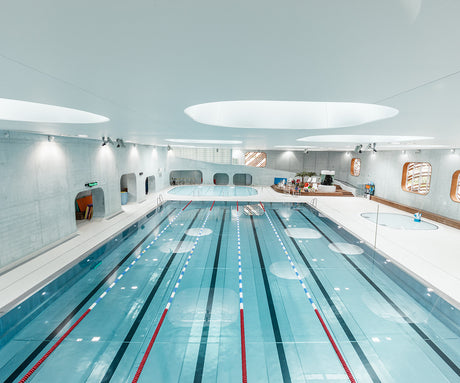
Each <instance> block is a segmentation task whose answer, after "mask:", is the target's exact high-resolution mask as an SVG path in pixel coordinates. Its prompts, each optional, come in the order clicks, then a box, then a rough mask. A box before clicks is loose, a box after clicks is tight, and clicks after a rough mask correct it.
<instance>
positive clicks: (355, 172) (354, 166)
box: [350, 158, 361, 177]
mask: <svg viewBox="0 0 460 383" xmlns="http://www.w3.org/2000/svg"><path fill="white" fill-rule="evenodd" d="M350 173H351V175H352V176H355V177H358V176H359V173H361V160H360V159H359V158H352V159H351V167H350Z"/></svg>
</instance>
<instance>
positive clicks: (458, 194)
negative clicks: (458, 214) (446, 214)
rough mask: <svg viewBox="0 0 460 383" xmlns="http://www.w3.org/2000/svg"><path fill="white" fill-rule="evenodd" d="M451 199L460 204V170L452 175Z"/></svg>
mask: <svg viewBox="0 0 460 383" xmlns="http://www.w3.org/2000/svg"><path fill="white" fill-rule="evenodd" d="M450 198H451V199H452V201H455V202H460V170H457V171H456V172H455V173H454V174H453V175H452V185H451V187H450Z"/></svg>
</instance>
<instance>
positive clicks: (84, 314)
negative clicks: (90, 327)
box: [19, 309, 91, 383]
mask: <svg viewBox="0 0 460 383" xmlns="http://www.w3.org/2000/svg"><path fill="white" fill-rule="evenodd" d="M90 311H91V309H88V310H86V311H85V312H84V313H83V315H82V316H81V317H80V318H78V320H77V321H76V322H75V323H74V324H73V325H72V327H70V328H69V329H68V330H67V331H66V332H65V334H64V335H63V336H61V337H60V338H59V340H58V341H57V342H56V343H55V344H54V346H53V347H51V348H50V349H49V350H48V352H47V353H46V354H45V355H43V356H42V358H41V359H40V360H39V361H38V362H37V363H35V365H34V366H33V367H32V368H31V369H30V370H29V372H28V373H27V374H25V375H24V377H23V378H22V379H21V380H20V381H19V383H24V382H25V381H26V380H27V379H29V378H30V377H31V375H32V374H33V373H34V372H35V371H36V370H37V368H38V367H40V365H41V364H42V363H43V362H44V361H45V360H46V359H47V358H48V357H49V356H50V355H51V353H52V352H53V351H54V350H56V348H57V347H58V346H59V345H60V344H61V343H62V341H63V340H64V339H65V338H66V337H67V336H68V335H69V334H70V333H71V332H72V331H73V329H74V328H75V327H77V325H78V324H79V323H80V322H81V321H82V320H83V318H84V317H85V316H87V315H88V314H89V312H90Z"/></svg>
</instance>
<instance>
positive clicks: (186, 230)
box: [0, 202, 460, 382]
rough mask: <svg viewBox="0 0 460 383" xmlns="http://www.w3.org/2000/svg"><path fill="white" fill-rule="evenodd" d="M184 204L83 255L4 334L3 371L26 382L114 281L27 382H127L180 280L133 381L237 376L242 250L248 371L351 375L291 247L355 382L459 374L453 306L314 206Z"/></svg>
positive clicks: (295, 376)
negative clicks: (58, 285)
mask: <svg viewBox="0 0 460 383" xmlns="http://www.w3.org/2000/svg"><path fill="white" fill-rule="evenodd" d="M185 205H186V204H185V203H184V202H170V203H167V204H166V205H165V208H164V209H163V210H162V211H161V212H159V213H157V214H155V215H153V216H152V217H151V219H150V220H148V221H146V222H145V223H143V224H142V225H139V227H138V228H137V230H136V231H135V232H134V233H133V234H132V235H130V236H129V237H127V238H126V239H125V240H124V241H122V242H121V243H120V245H119V246H118V247H117V248H115V249H114V250H112V251H111V252H109V253H108V254H107V255H106V256H105V257H104V258H102V262H101V263H99V260H97V261H95V260H93V259H91V257H88V263H90V264H91V263H92V266H90V267H88V268H87V269H86V270H85V272H84V273H83V274H82V275H81V277H80V278H74V279H73V280H72V281H69V285H68V286H66V288H62V289H61V290H59V291H58V293H57V294H55V297H54V298H53V299H51V300H50V301H48V302H47V303H46V305H45V306H46V307H43V308H42V309H40V310H38V312H37V313H35V314H34V315H32V314H31V315H30V317H31V319H30V320H28V318H24V321H27V323H25V324H24V325H23V326H21V328H20V329H19V330H18V331H17V333H16V334H15V335H14V336H13V337H12V339H11V340H9V341H8V342H6V343H5V344H3V345H2V347H1V349H0V380H1V381H18V380H19V379H20V378H21V377H22V376H24V374H26V373H27V371H29V369H30V368H31V367H32V366H33V365H34V364H35V363H36V362H37V361H38V360H39V359H40V358H41V357H42V356H43V355H44V354H45V353H46V352H47V351H48V350H49V349H50V348H51V347H52V346H53V345H54V344H55V343H56V341H57V340H58V339H59V337H60V336H62V334H64V332H65V331H66V330H67V329H68V328H69V327H70V326H71V325H72V324H73V323H74V322H75V321H76V320H77V319H78V318H79V317H81V315H82V314H83V313H85V311H86V310H87V309H88V307H90V306H91V304H92V303H93V302H95V301H97V300H98V297H100V296H101V295H103V293H104V291H107V289H108V288H111V289H110V290H109V291H108V292H107V293H106V295H104V296H103V299H101V300H100V301H99V302H98V303H97V305H96V306H94V308H93V309H92V310H91V311H90V312H89V313H88V314H87V315H86V316H85V317H84V319H83V320H82V321H81V322H80V323H79V324H78V326H76V327H75V329H74V330H73V331H72V332H71V333H70V334H69V335H68V336H67V338H65V340H64V341H63V342H62V343H61V344H60V345H59V347H57V348H56V349H55V351H54V352H53V353H52V354H51V355H50V356H49V357H48V359H46V360H45V361H44V362H43V364H42V365H41V366H40V367H39V368H38V369H37V370H36V371H35V372H34V373H33V374H32V375H31V377H30V379H29V380H28V381H32V382H64V381H65V382H108V381H111V382H130V381H132V379H133V377H134V375H135V373H136V370H137V369H138V367H139V365H140V363H141V360H142V358H143V356H144V353H145V352H146V349H147V346H148V343H149V341H150V339H151V338H152V335H153V334H154V333H155V330H156V328H157V326H158V324H159V322H160V321H161V318H162V315H163V314H164V310H165V307H166V305H167V302H168V301H170V296H171V293H172V292H173V290H174V289H175V287H176V286H177V284H176V282H177V281H180V284H179V287H178V288H177V289H176V292H175V294H174V297H173V298H174V299H173V300H172V301H171V305H170V307H169V310H168V311H167V315H166V316H165V317H164V318H163V322H162V326H161V327H160V329H159V331H158V335H157V338H156V340H155V343H154V344H153V347H152V349H151V352H150V354H149V356H148V358H147V360H146V363H145V366H144V368H143V370H142V373H141V375H140V378H139V381H140V382H152V381H156V382H190V381H196V382H200V381H203V382H238V381H241V380H242V358H241V331H240V323H241V322H240V299H239V294H240V286H239V269H238V251H240V254H241V275H242V292H243V293H244V326H245V342H246V361H247V376H248V382H325V381H329V382H347V381H349V379H348V378H347V375H346V373H345V370H344V368H343V367H342V365H341V363H340V361H339V359H338V358H337V355H336V353H335V351H334V349H333V347H332V346H331V343H330V341H329V339H328V337H327V335H326V333H325V332H324V330H323V327H322V325H321V323H320V321H319V320H318V317H317V315H316V313H315V311H314V310H313V308H312V305H311V304H310V302H309V301H308V299H307V297H306V295H305V292H304V288H303V287H302V285H301V284H300V283H299V281H298V277H297V275H296V274H295V273H294V271H293V269H292V266H291V264H290V262H289V258H287V257H288V256H289V257H290V259H291V260H292V262H293V264H294V265H295V267H296V270H297V272H298V274H299V277H300V278H301V279H302V281H303V282H304V284H305V287H306V289H307V290H308V291H309V293H310V294H311V297H312V300H313V301H314V303H315V304H316V306H317V307H318V312H319V313H320V314H321V316H322V318H324V322H325V325H326V326H327V327H328V329H329V330H330V333H331V336H332V338H333V339H334V341H335V342H336V343H337V346H338V349H339V350H340V352H341V353H342V355H343V357H344V359H345V362H346V363H347V365H348V366H349V367H350V370H351V373H352V374H353V376H354V378H355V379H356V381H358V382H455V381H459V379H460V370H459V364H460V351H459V350H460V329H459V323H458V321H455V319H454V320H452V319H449V318H455V314H458V311H457V310H455V309H454V308H453V307H449V309H450V310H452V312H455V313H454V314H452V315H445V314H443V313H442V312H441V311H440V310H438V308H440V307H441V306H443V305H444V306H445V302H444V301H442V300H441V299H440V298H439V297H437V296H436V294H434V293H431V294H429V293H428V294H427V295H429V296H427V295H426V294H425V296H424V298H423V299H415V298H414V296H413V295H415V294H411V293H412V292H413V290H416V288H417V287H416V285H411V284H410V283H407V282H405V280H404V279H403V278H400V277H398V278H395V277H393V278H391V274H392V273H393V271H392V270H393V269H392V268H394V265H392V264H391V263H390V264H388V263H387V261H386V260H385V258H382V257H380V256H379V255H376V254H375V253H374V252H373V250H372V249H371V248H369V247H367V246H366V245H365V244H363V243H360V242H359V241H358V240H357V239H356V238H354V237H353V236H351V235H350V234H349V233H348V232H346V231H344V230H343V229H339V228H337V226H336V225H334V224H333V222H331V221H328V220H327V219H325V218H320V217H318V214H316V213H315V212H314V211H312V210H311V208H310V207H308V206H306V205H297V204H276V203H273V204H265V206H264V208H265V210H266V214H264V215H261V216H248V215H245V214H244V213H243V207H244V204H241V203H240V204H239V209H238V211H237V207H236V203H235V202H216V203H215V204H214V205H212V202H192V203H191V204H190V205H188V206H187V208H185V210H182V209H183V208H184V206H185ZM211 206H212V210H210V208H211ZM238 226H239V229H240V230H239V234H240V235H239V236H238V230H237V229H238ZM200 234H201V235H200ZM277 235H278V236H277ZM238 240H239V241H238ZM152 242H153V243H152ZM238 242H239V243H240V248H239V249H238ZM283 246H284V249H283ZM286 253H287V254H286ZM123 258H126V260H123ZM187 259H189V260H188V264H187V268H186V270H185V272H183V270H184V269H183V267H184V265H185V264H186V262H187ZM134 261H135V262H134ZM133 262H134V263H133ZM128 268H129V269H128ZM182 272H183V274H182ZM123 273H124V274H123ZM122 274H123V276H122V277H119V275H122ZM181 274H182V277H180V276H181ZM98 284H99V286H98ZM111 286H112V287H111ZM444 306H443V307H444ZM447 314H449V313H447ZM66 318H67V319H69V318H70V319H69V320H68V321H67V322H66V321H65V319H66ZM457 318H458V317H457ZM12 330H14V329H12Z"/></svg>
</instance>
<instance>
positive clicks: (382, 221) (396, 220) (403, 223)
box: [361, 213, 438, 230]
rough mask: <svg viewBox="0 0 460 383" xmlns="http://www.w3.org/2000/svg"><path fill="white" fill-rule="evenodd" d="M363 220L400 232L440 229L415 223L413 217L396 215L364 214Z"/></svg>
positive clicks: (422, 223) (426, 224)
mask: <svg viewBox="0 0 460 383" xmlns="http://www.w3.org/2000/svg"><path fill="white" fill-rule="evenodd" d="M361 216H362V217H363V218H366V219H368V220H369V221H371V222H374V223H375V222H377V223H378V224H379V225H380V226H387V227H391V228H392V229H399V230H436V229H437V228H438V227H437V226H436V225H433V224H432V223H429V222H425V221H421V222H415V221H414V218H413V217H412V216H408V215H404V214H396V213H379V214H378V219H377V213H362V214H361Z"/></svg>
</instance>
